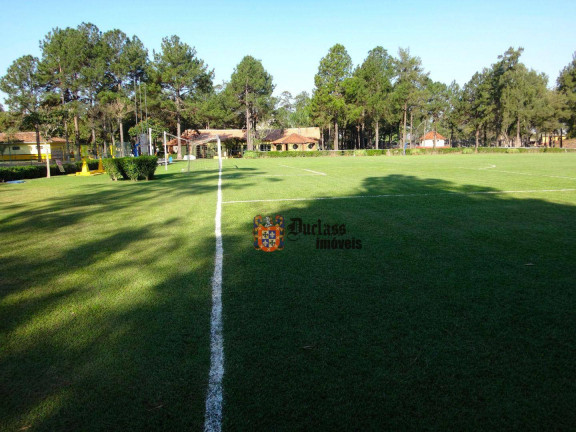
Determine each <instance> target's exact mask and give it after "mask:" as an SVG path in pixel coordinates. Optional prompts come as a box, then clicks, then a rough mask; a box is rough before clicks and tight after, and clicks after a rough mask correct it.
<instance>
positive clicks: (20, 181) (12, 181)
mask: <svg viewBox="0 0 576 432" xmlns="http://www.w3.org/2000/svg"><path fill="white" fill-rule="evenodd" d="M6 183H11V184H15V183H26V182H25V181H24V180H11V181H7V182H6Z"/></svg>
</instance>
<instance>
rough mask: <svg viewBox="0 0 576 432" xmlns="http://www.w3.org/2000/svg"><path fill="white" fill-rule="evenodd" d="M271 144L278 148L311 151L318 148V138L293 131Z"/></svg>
mask: <svg viewBox="0 0 576 432" xmlns="http://www.w3.org/2000/svg"><path fill="white" fill-rule="evenodd" d="M270 144H273V145H275V146H276V149H277V150H286V151H288V150H295V151H309V150H316V140H315V139H314V138H308V137H305V136H302V135H300V134H297V133H292V134H290V135H287V136H285V137H282V138H280V139H277V140H275V141H272V142H271V143H270Z"/></svg>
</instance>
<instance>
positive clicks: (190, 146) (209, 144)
mask: <svg viewBox="0 0 576 432" xmlns="http://www.w3.org/2000/svg"><path fill="white" fill-rule="evenodd" d="M168 138H172V141H174V139H178V137H177V136H176V135H172V134H170V133H168V132H164V154H165V155H166V156H167V157H166V158H164V160H163V161H164V164H165V166H167V164H168V160H169V157H170V155H169V151H168V145H167V143H168V141H167V140H168ZM180 143H181V145H182V146H184V152H183V153H184V154H183V155H182V161H183V162H185V163H186V164H185V165H184V164H182V168H181V170H182V171H186V172H188V173H190V172H195V171H208V170H218V169H219V168H221V166H222V144H221V142H220V137H219V136H218V135H213V136H210V137H207V138H204V139H202V140H191V139H188V138H182V137H180ZM172 156H174V155H172Z"/></svg>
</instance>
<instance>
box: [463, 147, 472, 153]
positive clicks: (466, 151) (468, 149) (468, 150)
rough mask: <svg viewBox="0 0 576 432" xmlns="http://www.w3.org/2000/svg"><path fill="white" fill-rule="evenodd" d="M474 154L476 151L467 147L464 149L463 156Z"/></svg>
mask: <svg viewBox="0 0 576 432" xmlns="http://www.w3.org/2000/svg"><path fill="white" fill-rule="evenodd" d="M473 153H474V149H473V148H470V147H465V148H463V149H462V154H473Z"/></svg>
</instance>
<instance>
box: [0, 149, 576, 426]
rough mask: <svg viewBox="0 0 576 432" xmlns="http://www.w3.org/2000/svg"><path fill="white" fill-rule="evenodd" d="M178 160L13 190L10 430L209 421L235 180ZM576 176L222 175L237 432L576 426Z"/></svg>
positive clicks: (446, 164)
mask: <svg viewBox="0 0 576 432" xmlns="http://www.w3.org/2000/svg"><path fill="white" fill-rule="evenodd" d="M182 167H185V165H184V164H183V163H177V164H175V165H174V166H172V167H170V170H169V171H168V172H164V170H163V168H159V169H158V172H157V173H158V179H157V180H154V181H152V182H144V183H140V182H139V183H131V182H119V183H112V182H110V181H109V179H108V178H107V176H98V177H90V178H69V177H63V178H53V179H49V180H45V179H39V180H32V181H28V182H27V183H25V184H22V185H0V234H1V235H2V239H3V242H2V243H3V248H2V250H1V251H0V256H1V258H2V259H1V261H0V285H1V286H2V290H1V291H0V393H2V394H3V395H10V396H9V397H5V396H3V398H2V399H3V401H2V403H1V404H0V429H2V430H18V429H21V428H28V429H27V430H61V429H74V430H110V429H119V428H125V429H134V430H182V429H187V430H201V429H202V428H203V427H204V409H205V405H204V404H205V398H206V391H207V385H208V373H209V368H210V311H211V306H212V300H211V289H212V286H211V277H212V275H213V272H214V251H215V240H214V220H215V212H216V195H217V183H218V170H217V166H216V164H215V163H214V164H209V165H207V166H206V169H205V170H204V171H202V172H194V173H193V174H190V175H187V174H186V173H185V172H181V169H182ZM575 168H576V155H572V154H501V155H496V154H485V155H447V156H410V157H340V158H302V159H300V158H294V159H292V158H283V159H281V160H274V159H256V160H242V159H230V160H225V161H224V168H223V172H222V201H223V202H222V240H223V249H224V253H223V284H222V304H223V340H224V355H225V373H224V379H223V383H222V384H223V392H224V410H223V430H376V429H378V430H380V429H392V430H422V429H427V430H447V429H449V430H455V429H466V430H470V429H480V428H482V429H500V430H501V429H524V430H543V429H546V430H548V429H554V430H569V429H571V428H572V427H573V425H574V424H576V414H575V413H574V410H573V407H574V406H576V386H575V384H574V383H575V382H576V365H575V364H574V361H573V359H574V358H576V312H575V311H576V288H575V285H574V280H575V279H576V270H575V268H576V267H575V266H574V257H576V226H575V225H574V223H573V222H574V220H575V216H576V169H575ZM256 215H263V216H271V217H273V216H275V215H282V216H283V217H284V218H285V220H286V222H287V224H291V223H293V224H294V226H293V227H292V228H290V229H287V234H289V235H288V237H289V238H287V239H286V241H285V247H284V250H282V251H277V252H273V253H264V252H261V251H256V250H254V248H253V247H252V242H253V239H252V234H251V232H252V223H253V218H254V217H255V216H256ZM298 220H300V221H301V222H302V223H303V224H308V225H312V224H319V225H328V226H334V225H338V226H342V225H343V226H344V231H345V232H344V233H343V234H341V233H338V234H333V233H332V235H326V236H321V239H322V240H329V243H330V244H331V245H336V247H334V248H333V247H332V246H330V247H329V248H320V247H319V246H321V245H323V244H325V243H319V242H318V236H312V235H306V234H305V233H303V232H300V233H298V232H297V231H298V229H297V228H298V224H297V221H298ZM332 240H336V241H335V242H333V241H332ZM339 240H340V243H339ZM346 240H350V243H348V244H349V245H352V244H354V245H355V246H358V245H361V247H354V248H352V247H349V248H346V247H345V244H346V243H345V242H346Z"/></svg>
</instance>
